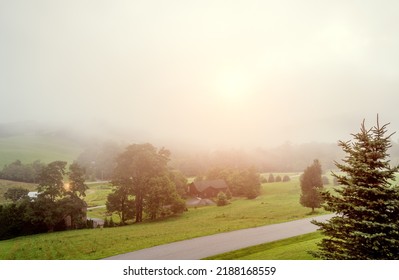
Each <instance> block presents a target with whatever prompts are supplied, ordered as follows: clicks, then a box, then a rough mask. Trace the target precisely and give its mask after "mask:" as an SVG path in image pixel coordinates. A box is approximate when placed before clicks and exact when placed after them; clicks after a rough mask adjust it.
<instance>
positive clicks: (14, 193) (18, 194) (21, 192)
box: [4, 187, 29, 203]
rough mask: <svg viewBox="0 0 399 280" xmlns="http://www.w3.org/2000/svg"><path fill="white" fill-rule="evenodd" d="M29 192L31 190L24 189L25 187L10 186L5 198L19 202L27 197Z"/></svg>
mask: <svg viewBox="0 0 399 280" xmlns="http://www.w3.org/2000/svg"><path fill="white" fill-rule="evenodd" d="M28 193H29V190H27V189H23V188H17V187H13V188H9V189H8V190H7V191H6V192H5V193H4V198H5V199H9V200H11V201H12V202H14V203H15V202H17V201H18V200H20V199H22V198H24V197H26V196H27V195H28Z"/></svg>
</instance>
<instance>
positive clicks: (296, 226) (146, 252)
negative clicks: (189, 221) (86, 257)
mask: <svg viewBox="0 0 399 280" xmlns="http://www.w3.org/2000/svg"><path fill="white" fill-rule="evenodd" d="M332 216H333V214H330V215H324V216H319V217H312V218H306V219H301V220H296V221H292V222H286V223H281V224H274V225H268V226H262V227H257V228H250V229H242V230H237V231H232V232H226V233H220V234H215V235H209V236H204V237H199V238H194V239H189V240H184V241H179V242H174V243H169V244H165V245H160V246H155V247H152V248H148V249H143V250H138V251H134V252H130V253H126V254H121V255H116V256H113V257H109V258H106V260H199V259H202V258H205V257H210V256H213V255H216V254H221V253H225V252H230V251H233V250H237V249H242V248H245V247H249V246H254V245H258V244H262V243H267V242H272V241H276V240H280V239H284V238H289V237H293V236H297V235H301V234H305V233H310V232H314V231H316V229H317V227H316V226H315V225H313V224H311V223H310V221H311V220H317V221H325V220H328V219H330V218H331V217H332Z"/></svg>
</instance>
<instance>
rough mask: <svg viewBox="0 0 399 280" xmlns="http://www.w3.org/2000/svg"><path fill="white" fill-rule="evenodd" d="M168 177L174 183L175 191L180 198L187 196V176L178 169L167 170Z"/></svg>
mask: <svg viewBox="0 0 399 280" xmlns="http://www.w3.org/2000/svg"><path fill="white" fill-rule="evenodd" d="M169 179H170V180H171V181H172V182H173V183H174V184H175V186H176V191H177V193H178V194H179V196H180V197H182V198H187V182H188V181H187V178H186V176H184V175H183V173H181V172H180V171H179V170H173V171H171V172H169Z"/></svg>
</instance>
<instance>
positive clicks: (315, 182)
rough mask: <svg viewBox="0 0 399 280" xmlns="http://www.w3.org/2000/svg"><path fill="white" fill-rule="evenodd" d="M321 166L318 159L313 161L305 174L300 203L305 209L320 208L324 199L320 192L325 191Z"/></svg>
mask: <svg viewBox="0 0 399 280" xmlns="http://www.w3.org/2000/svg"><path fill="white" fill-rule="evenodd" d="M321 173H322V171H321V165H320V163H319V161H318V160H317V159H315V160H314V161H313V164H312V165H311V166H308V167H307V168H306V169H305V171H304V172H303V174H302V176H301V178H300V182H301V197H300V203H301V205H303V206H305V207H309V208H312V212H314V209H315V208H320V207H321V203H322V198H321V194H320V191H321V190H322V189H323V182H322V178H321Z"/></svg>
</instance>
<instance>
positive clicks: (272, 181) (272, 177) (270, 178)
mask: <svg viewBox="0 0 399 280" xmlns="http://www.w3.org/2000/svg"><path fill="white" fill-rule="evenodd" d="M267 181H268V182H269V183H274V182H275V179H274V175H273V174H272V173H270V174H269V179H267Z"/></svg>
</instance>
